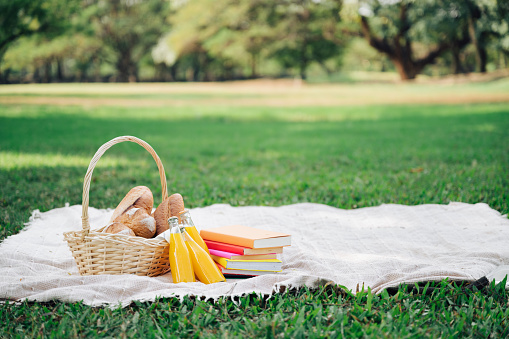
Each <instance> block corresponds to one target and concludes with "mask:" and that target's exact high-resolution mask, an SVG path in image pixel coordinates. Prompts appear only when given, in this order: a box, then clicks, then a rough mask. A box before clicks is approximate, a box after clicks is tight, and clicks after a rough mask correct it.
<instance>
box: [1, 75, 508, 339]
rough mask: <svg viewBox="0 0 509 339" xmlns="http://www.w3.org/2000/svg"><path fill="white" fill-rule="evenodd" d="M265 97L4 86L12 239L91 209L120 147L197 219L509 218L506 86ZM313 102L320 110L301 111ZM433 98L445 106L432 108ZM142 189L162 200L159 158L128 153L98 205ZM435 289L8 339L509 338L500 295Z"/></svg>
mask: <svg viewBox="0 0 509 339" xmlns="http://www.w3.org/2000/svg"><path fill="white" fill-rule="evenodd" d="M124 86H125V85H124ZM126 88H128V89H127V90H126ZM271 88H272V90H271ZM259 89H260V90H259V91H256V88H252V87H248V86H242V85H238V86H236V85H232V86H228V85H224V84H219V85H214V84H206V85H203V84H202V85H196V86H194V87H193V86H191V85H190V84H185V85H182V86H178V85H177V84H172V85H171V86H165V85H158V86H155V85H153V84H146V85H136V86H130V87H123V86H120V85H111V86H107V85H100V86H97V85H92V84H91V85H79V86H78V85H74V84H73V85H70V86H66V85H58V86H51V85H48V86H44V85H40V86H27V87H23V86H2V87H0V136H1V138H0V182H1V185H0V240H1V239H4V238H5V237H7V236H9V235H12V234H16V233H18V232H19V231H20V230H21V229H22V228H23V223H25V222H27V221H28V217H29V215H30V212H31V211H32V210H34V209H40V210H41V211H46V210H50V209H53V208H56V207H61V206H63V205H64V204H65V203H66V202H69V203H70V204H71V205H73V204H81V194H82V182H83V176H84V175H85V172H86V168H87V166H88V163H89V161H90V159H91V158H92V156H93V154H94V153H95V151H96V150H97V148H98V147H99V146H100V145H101V144H103V143H104V142H106V141H108V140H109V139H111V138H114V137H116V136H120V135H135V136H137V137H140V138H142V139H144V140H145V141H147V142H148V143H150V144H151V145H152V146H153V147H154V149H155V150H156V152H157V153H158V154H159V156H160V158H161V160H162V162H163V164H164V165H165V169H166V174H167V178H168V190H169V192H170V193H174V192H180V193H181V194H182V195H183V196H184V199H185V201H186V204H187V205H188V206H189V207H191V208H192V207H197V206H206V205H210V204H215V203H227V204H231V205H236V206H240V205H271V206H278V205H285V204H292V203H297V202H316V203H323V204H327V205H330V206H334V207H339V208H346V209H350V208H361V207H366V206H376V205H380V204H383V203H399V204H407V205H415V204H427V203H437V204H447V203H448V202H450V201H461V202H466V203H477V202H484V203H487V204H488V205H489V206H490V207H492V208H494V209H496V210H498V211H500V212H502V213H504V214H505V213H508V212H509V203H508V202H509V190H508V187H509V173H508V172H509V133H508V131H509V104H508V102H509V82H508V81H504V80H500V81H495V82H492V83H488V84H464V85H457V86H441V87H437V86H435V85H423V84H418V85H414V86H411V85H407V86H402V85H395V84H385V85H383V86H382V85H356V86H352V87H341V86H339V87H338V86H333V85H331V86H323V85H322V86H305V87H299V88H297V89H296V88H294V87H292V86H287V87H284V86H283V87H281V86H279V85H278V86H276V85H274V86H273V87H270V86H269V87H266V86H261V87H260V86H259ZM126 91H127V92H128V94H129V93H131V94H132V95H128V96H127V97H126V94H125V92H126ZM123 93H124V94H123ZM465 93H466V94H467V95H465ZM485 95H492V97H493V98H495V99H493V101H494V102H487V100H485V99H484V98H485ZM363 96H364V97H366V98H371V99H366V101H365V102H366V104H351V102H352V101H351V100H350V99H348V98H352V97H355V98H357V101H361V102H362V100H361V99H362V98H363ZM314 97H316V98H317V100H318V101H319V102H320V104H318V105H312V104H304V103H305V102H308V101H310V100H312V99H313V98H314ZM33 98H43V99H45V100H48V98H49V99H51V101H47V102H44V104H41V103H38V102H35V101H30V100H31V99H33ZM281 98H283V99H281ZM341 98H344V101H341ZM402 98H407V100H403V99H402ZM426 98H427V101H428V102H431V103H433V104H423V103H422V101H425V100H424V99H426ZM504 98H505V99H504ZM11 99H12V100H11ZM25 99H26V102H25V101H22V100H25ZM69 99H72V100H73V101H68V100H69ZM276 99H277V100H276ZM304 99H306V100H308V101H306V100H304ZM20 100H21V101H20ZM23 102H25V104H22V103H23ZM154 103H156V104H154ZM170 104H171V105H170ZM136 185H146V186H149V187H150V188H151V189H152V190H153V192H154V197H155V203H156V204H157V203H159V202H160V200H159V199H160V192H161V189H160V183H159V177H158V172H157V168H156V165H155V164H154V162H153V160H152V158H151V157H150V155H149V154H148V153H147V152H146V151H144V150H143V149H142V148H141V147H139V146H137V145H134V144H132V143H122V144H119V145H116V146H114V147H113V148H112V149H110V150H109V151H107V152H106V154H105V155H104V156H103V158H102V159H101V160H100V161H99V164H98V166H97V167H96V170H95V171H94V177H93V181H92V184H91V191H90V205H91V206H93V207H97V208H106V207H115V206H116V204H118V202H119V201H120V199H121V198H122V197H123V196H124V195H125V193H126V192H127V191H128V190H129V189H130V188H131V187H133V186H136ZM431 287H435V288H434V289H427V291H423V290H422V289H420V290H417V289H414V290H409V289H407V288H406V287H405V288H403V287H402V288H401V289H400V290H399V292H397V293H396V292H395V293H388V292H384V293H382V294H379V295H372V294H371V293H360V294H357V295H354V294H351V293H347V292H345V291H342V290H341V289H340V288H339V287H338V286H325V287H322V288H319V289H318V290H308V289H302V290H300V291H293V290H291V291H285V292H284V293H282V294H280V295H277V296H275V297H272V298H270V299H267V298H264V297H262V296H255V295H251V296H246V297H243V298H240V299H239V300H238V304H236V303H234V302H232V301H229V300H222V301H220V302H218V303H215V304H214V303H211V302H207V301H200V300H196V299H194V298H187V299H186V300H184V301H183V302H182V303H181V302H179V301H178V300H174V299H161V300H159V301H157V302H155V303H147V304H145V303H136V304H133V305H131V306H130V307H127V308H124V309H117V310H109V309H100V308H90V307H88V306H84V305H82V304H79V303H78V304H64V303H59V302H52V303H23V304H21V305H12V304H3V305H0V323H1V324H2V326H1V327H0V337H10V336H25V335H26V336H65V337H68V336H79V337H81V336H111V337H120V336H124V335H126V336H134V335H136V336H140V337H141V336H143V337H146V336H147V337H159V336H160V337H167V336H171V335H175V336H193V335H203V336H249V337H251V336H273V335H275V336H277V335H278V334H279V335H283V336H288V337H299V336H301V337H307V336H331V337H336V336H342V335H344V336H355V337H358V336H365V335H368V336H388V337H405V336H412V337H416V336H430V337H437V336H465V335H468V336H482V337H486V336H488V335H492V336H500V337H504V336H507V335H509V324H508V322H507V320H506V319H507V318H508V317H509V307H508V296H507V292H506V291H505V290H504V288H501V287H497V286H494V285H492V286H489V287H488V288H485V289H483V290H481V291H478V290H476V289H475V288H473V289H470V288H465V286H456V285H454V284H451V283H448V282H446V281H443V282H435V283H432V286H431ZM430 291H431V292H430ZM64 332H65V333H64Z"/></svg>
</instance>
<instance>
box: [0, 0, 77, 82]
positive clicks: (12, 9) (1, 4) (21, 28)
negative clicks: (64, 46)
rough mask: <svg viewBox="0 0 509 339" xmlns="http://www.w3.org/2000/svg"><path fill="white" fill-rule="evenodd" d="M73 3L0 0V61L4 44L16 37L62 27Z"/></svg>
mask: <svg viewBox="0 0 509 339" xmlns="http://www.w3.org/2000/svg"><path fill="white" fill-rule="evenodd" d="M76 5H77V2H76V1H74V0H71V1H63V0H7V1H0V65H1V63H2V59H3V56H4V54H5V52H6V51H7V48H8V47H9V46H10V45H11V44H12V43H13V42H15V41H16V40H17V39H19V38H21V37H23V36H29V35H32V34H34V33H40V32H45V33H57V32H60V31H62V30H63V29H64V28H65V27H67V25H68V19H69V18H70V15H71V13H73V12H74V11H75V10H76V8H77V6H76ZM0 82H2V76H1V74H0Z"/></svg>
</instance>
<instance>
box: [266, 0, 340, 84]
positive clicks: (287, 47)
mask: <svg viewBox="0 0 509 339" xmlns="http://www.w3.org/2000/svg"><path fill="white" fill-rule="evenodd" d="M341 6H342V2H341V1H325V0H324V1H309V0H298V1H287V2H286V6H278V7H277V8H276V13H277V15H278V19H277V22H278V24H277V25H276V27H275V28H276V32H277V35H278V39H276V41H275V42H274V48H273V49H274V52H273V55H274V56H275V58H276V59H277V60H279V61H280V62H281V63H282V64H283V66H285V67H297V68H298V70H299V75H300V77H301V79H306V77H307V76H306V70H307V68H308V66H309V64H310V63H311V62H317V63H318V64H320V65H322V67H323V68H324V69H325V70H326V71H327V73H330V70H329V69H328V68H327V67H326V66H325V61H326V60H328V59H330V58H332V57H338V56H339V55H340V54H341V51H342V47H343V46H344V45H345V42H346V41H345V40H344V38H342V37H339V34H338V29H339V23H340V15H339V13H340V10H341Z"/></svg>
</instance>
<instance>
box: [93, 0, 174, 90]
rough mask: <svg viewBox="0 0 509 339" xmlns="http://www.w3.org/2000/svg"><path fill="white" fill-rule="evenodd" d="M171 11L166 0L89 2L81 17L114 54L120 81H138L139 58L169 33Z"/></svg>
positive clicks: (95, 0) (96, 0) (97, 0)
mask: <svg viewBox="0 0 509 339" xmlns="http://www.w3.org/2000/svg"><path fill="white" fill-rule="evenodd" d="M169 10H170V6H169V2H168V1H166V0H109V1H101V0H90V1H87V5H86V7H85V8H84V18H85V20H86V21H90V22H92V25H93V26H92V27H93V31H94V34H95V35H97V37H99V38H100V39H101V40H102V41H103V43H104V45H105V46H106V47H107V48H109V49H110V50H111V51H112V53H113V55H114V60H112V62H113V63H114V65H115V68H116V70H117V72H118V80H119V81H121V82H127V81H137V80H138V65H139V62H140V60H141V58H142V57H143V56H144V55H146V54H147V53H149V52H150V50H151V48H152V47H153V46H155V45H156V43H157V41H158V39H159V38H160V36H161V35H162V34H163V33H165V32H166V31H168V29H169V25H168V23H167V22H166V21H165V19H166V17H167V16H168V13H169Z"/></svg>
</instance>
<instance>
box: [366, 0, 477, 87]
mask: <svg viewBox="0 0 509 339" xmlns="http://www.w3.org/2000/svg"><path fill="white" fill-rule="evenodd" d="M463 9H464V7H462V5H461V4H460V1H457V2H456V1H442V0H436V1H431V0H428V1H412V0H401V1H391V2H387V1H384V2H383V3H382V1H379V0H373V1H362V2H361V7H360V9H359V14H360V23H361V31H362V34H363V36H364V38H365V39H366V40H367V41H368V42H369V44H370V45H371V46H372V47H374V48H375V49H376V50H378V51H379V52H381V53H384V54H386V55H387V56H388V57H389V58H390V60H391V61H392V62H393V63H394V66H395V68H396V69H397V71H398V73H399V75H400V77H401V79H402V80H409V79H414V78H415V77H416V76H417V75H418V74H419V73H421V72H422V70H423V69H424V67H426V66H427V65H429V64H432V63H433V62H435V60H436V58H438V57H439V56H440V55H442V54H443V53H444V52H445V51H448V50H451V49H453V48H455V49H456V50H461V49H462V48H463V47H465V46H466V45H467V44H468V43H469V42H470V41H471V38H470V36H469V34H468V30H467V25H466V16H465V15H464V13H463ZM374 28H376V31H377V33H375V32H374V31H375V29H374ZM419 43H420V47H421V51H420V53H416V45H419ZM423 46H428V47H425V48H422V47H423ZM418 54H419V55H418Z"/></svg>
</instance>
